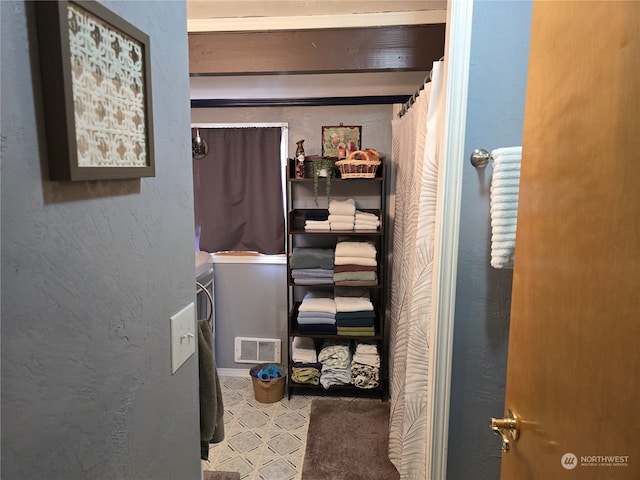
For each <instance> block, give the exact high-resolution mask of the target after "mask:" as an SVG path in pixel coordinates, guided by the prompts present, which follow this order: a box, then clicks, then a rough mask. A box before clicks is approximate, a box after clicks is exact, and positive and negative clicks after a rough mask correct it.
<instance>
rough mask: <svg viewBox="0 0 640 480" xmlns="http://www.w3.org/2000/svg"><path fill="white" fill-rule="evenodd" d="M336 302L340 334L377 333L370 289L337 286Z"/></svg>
mask: <svg viewBox="0 0 640 480" xmlns="http://www.w3.org/2000/svg"><path fill="white" fill-rule="evenodd" d="M334 304H335V307H336V313H335V319H336V325H337V333H338V335H346V336H352V337H373V336H374V335H375V334H376V330H375V325H374V320H375V312H374V309H373V303H372V302H371V298H370V296H369V291H368V290H365V289H345V288H336V289H335V292H334Z"/></svg>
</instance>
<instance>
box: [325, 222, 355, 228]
mask: <svg viewBox="0 0 640 480" xmlns="http://www.w3.org/2000/svg"><path fill="white" fill-rule="evenodd" d="M330 225H331V230H353V222H351V223H331V224H330Z"/></svg>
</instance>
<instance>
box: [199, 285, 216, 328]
mask: <svg viewBox="0 0 640 480" xmlns="http://www.w3.org/2000/svg"><path fill="white" fill-rule="evenodd" d="M196 286H197V287H198V288H200V290H202V291H203V292H204V293H205V294H206V295H207V298H208V299H209V317H208V318H207V323H208V324H209V325H210V326H213V325H211V319H212V318H213V298H211V294H210V293H209V290H207V289H206V287H205V286H204V285H202V284H201V283H200V282H196Z"/></svg>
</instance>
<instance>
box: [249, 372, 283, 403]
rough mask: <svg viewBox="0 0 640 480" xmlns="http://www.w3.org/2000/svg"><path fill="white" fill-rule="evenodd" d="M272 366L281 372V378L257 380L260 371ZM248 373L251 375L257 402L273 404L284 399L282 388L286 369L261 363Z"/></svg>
mask: <svg viewBox="0 0 640 480" xmlns="http://www.w3.org/2000/svg"><path fill="white" fill-rule="evenodd" d="M272 365H273V366H275V367H277V368H278V369H279V370H280V371H281V372H282V377H280V378H274V379H272V380H261V379H259V378H257V376H258V373H259V372H260V371H261V370H263V369H265V368H268V367H269V366H272ZM249 373H250V375H251V383H253V394H254V395H255V397H256V400H257V401H258V402H260V403H275V402H279V401H280V400H282V398H283V397H284V387H285V384H286V382H287V367H285V366H284V365H279V364H275V363H262V364H260V365H256V366H255V367H251V370H249Z"/></svg>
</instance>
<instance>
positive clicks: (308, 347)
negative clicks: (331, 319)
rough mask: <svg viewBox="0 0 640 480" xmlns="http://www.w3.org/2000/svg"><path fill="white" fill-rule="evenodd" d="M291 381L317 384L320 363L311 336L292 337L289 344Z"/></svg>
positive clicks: (318, 381)
mask: <svg viewBox="0 0 640 480" xmlns="http://www.w3.org/2000/svg"><path fill="white" fill-rule="evenodd" d="M291 361H292V362H293V365H292V368H291V381H293V382H296V383H306V384H311V385H318V384H319V383H320V374H321V371H322V364H321V363H320V362H318V354H317V352H316V346H315V342H314V340H313V338H311V337H293V342H292V345H291Z"/></svg>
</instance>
